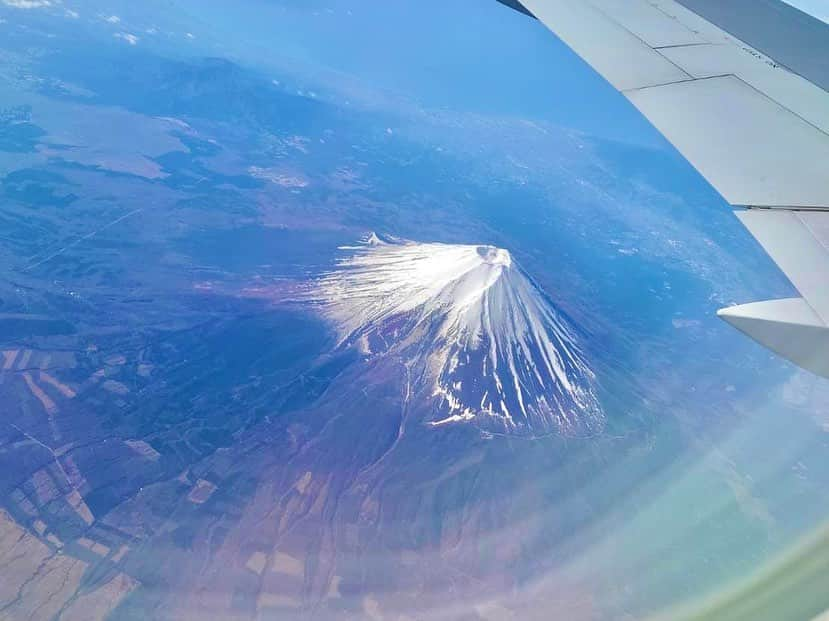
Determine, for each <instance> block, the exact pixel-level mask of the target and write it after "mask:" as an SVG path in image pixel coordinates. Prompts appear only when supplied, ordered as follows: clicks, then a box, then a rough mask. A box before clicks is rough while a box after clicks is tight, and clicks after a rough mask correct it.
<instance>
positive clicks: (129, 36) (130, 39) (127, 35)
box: [113, 32, 139, 45]
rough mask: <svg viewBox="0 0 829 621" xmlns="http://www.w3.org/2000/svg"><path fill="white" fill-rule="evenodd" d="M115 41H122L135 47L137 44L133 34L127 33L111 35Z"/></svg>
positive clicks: (136, 38)
mask: <svg viewBox="0 0 829 621" xmlns="http://www.w3.org/2000/svg"><path fill="white" fill-rule="evenodd" d="M113 36H114V37H115V38H116V39H123V40H124V41H126V42H127V43H129V44H130V45H135V44H136V43H138V41H139V39H138V37H136V36H135V35H134V34H130V33H128V32H117V33H115V34H114V35H113Z"/></svg>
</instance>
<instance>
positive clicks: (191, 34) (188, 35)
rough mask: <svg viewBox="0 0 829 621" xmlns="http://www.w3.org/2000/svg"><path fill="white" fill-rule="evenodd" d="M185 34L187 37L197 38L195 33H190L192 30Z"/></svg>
mask: <svg viewBox="0 0 829 621" xmlns="http://www.w3.org/2000/svg"><path fill="white" fill-rule="evenodd" d="M184 36H185V37H187V38H188V39H195V38H196V37H195V36H194V35H193V33H190V32H185V33H184Z"/></svg>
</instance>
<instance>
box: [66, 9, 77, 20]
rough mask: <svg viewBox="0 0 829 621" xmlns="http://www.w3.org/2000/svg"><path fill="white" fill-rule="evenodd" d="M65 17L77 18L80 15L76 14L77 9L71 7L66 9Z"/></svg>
mask: <svg viewBox="0 0 829 621" xmlns="http://www.w3.org/2000/svg"><path fill="white" fill-rule="evenodd" d="M66 17H69V18H70V19H78V18H79V17H80V15H78V12H77V11H73V10H72V9H66Z"/></svg>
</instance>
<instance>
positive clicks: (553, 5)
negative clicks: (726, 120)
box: [523, 0, 690, 91]
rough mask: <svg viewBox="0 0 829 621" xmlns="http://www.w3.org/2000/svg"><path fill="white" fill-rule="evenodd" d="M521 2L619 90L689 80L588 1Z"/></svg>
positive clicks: (542, 0)
mask: <svg viewBox="0 0 829 621" xmlns="http://www.w3.org/2000/svg"><path fill="white" fill-rule="evenodd" d="M523 4H524V6H525V7H527V9H529V10H530V11H531V12H532V13H533V15H535V16H536V17H537V18H538V19H539V20H540V21H541V22H542V23H544V24H545V25H546V26H548V27H549V28H551V29H552V30H553V32H555V33H556V34H557V35H558V36H559V37H560V38H561V39H562V40H563V41H564V42H565V43H566V44H567V45H569V46H570V47H571V48H572V49H573V51H575V52H576V53H577V54H578V55H579V56H581V57H582V58H583V59H584V60H586V61H587V62H588V63H589V64H590V65H591V66H592V67H593V68H594V69H596V70H597V71H598V72H599V73H600V74H601V75H602V76H604V78H605V79H606V80H607V81H608V82H610V83H611V84H612V85H613V86H615V87H616V88H617V89H618V90H621V91H625V90H628V89H634V88H643V87H646V86H655V85H657V84H667V83H670V82H676V81H679V80H688V79H690V76H689V75H688V74H687V73H685V72H684V71H682V70H681V69H680V68H679V67H677V66H676V65H674V64H673V63H672V62H671V61H670V60H668V59H667V58H665V57H664V56H662V55H661V54H660V53H659V52H657V51H656V50H654V49H653V48H652V47H650V46H649V45H647V44H646V43H645V42H644V41H643V40H642V39H640V38H638V37H637V36H636V35H634V34H633V33H632V32H630V31H629V30H627V29H625V28H624V27H623V26H621V25H620V24H619V23H618V22H616V21H614V20H613V19H611V18H610V17H608V16H607V15H605V14H604V13H602V11H601V10H599V9H598V8H597V7H595V6H594V5H592V4H591V3H589V2H578V1H574V0H531V1H527V2H524V3H523ZM599 42H601V44H599Z"/></svg>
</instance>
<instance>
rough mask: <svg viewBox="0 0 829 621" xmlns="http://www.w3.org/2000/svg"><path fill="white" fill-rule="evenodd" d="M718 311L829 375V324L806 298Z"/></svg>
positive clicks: (779, 350)
mask: <svg viewBox="0 0 829 621" xmlns="http://www.w3.org/2000/svg"><path fill="white" fill-rule="evenodd" d="M717 315H719V316H720V317H721V318H722V319H723V320H725V321H727V322H728V323H729V324H731V325H732V326H734V327H735V328H737V329H738V330H740V332H743V333H744V334H746V335H747V336H749V337H751V338H752V339H754V340H755V341H757V342H758V343H760V344H761V345H763V346H765V347H768V348H769V349H771V350H772V351H774V352H775V353H777V354H779V355H781V356H783V357H784V358H786V359H787V360H790V361H791V362H794V363H795V364H797V365H799V366H801V367H803V368H804V369H808V370H809V371H812V372H813V373H816V374H817V375H820V376H822V377H826V378H829V355H827V352H829V326H827V325H826V324H825V323H823V321H822V320H821V319H820V317H818V315H817V314H816V313H815V311H814V310H812V307H811V306H809V304H808V303H807V302H806V301H805V300H804V299H803V298H787V299H783V300H769V301H766V302H753V303H751V304H742V305H740V306H732V307H730V308H723V309H721V310H719V311H718V312H717Z"/></svg>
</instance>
